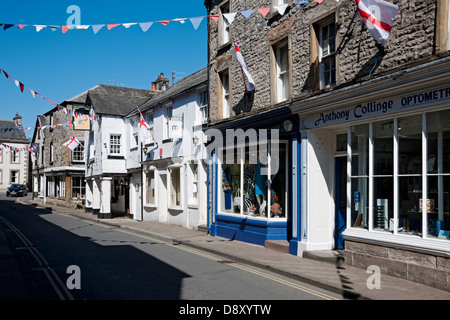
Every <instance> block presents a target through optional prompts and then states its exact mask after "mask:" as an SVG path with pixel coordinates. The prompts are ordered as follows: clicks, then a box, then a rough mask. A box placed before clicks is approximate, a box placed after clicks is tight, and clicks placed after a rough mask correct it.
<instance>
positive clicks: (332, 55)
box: [319, 15, 337, 89]
mask: <svg viewBox="0 0 450 320" xmlns="http://www.w3.org/2000/svg"><path fill="white" fill-rule="evenodd" d="M333 17H334V15H333ZM332 24H334V35H333V36H332V37H330V25H332ZM325 27H326V28H327V33H328V34H327V40H326V41H327V43H326V45H327V48H326V50H325V48H324V46H323V45H324V28H325ZM336 28H337V24H336V22H335V21H334V20H328V19H327V22H325V23H322V24H320V25H319V86H320V89H324V88H329V87H332V86H335V85H336V84H337V76H336V71H337V70H336V35H337V29H336ZM330 39H334V50H331V48H330ZM324 52H325V54H324ZM325 60H331V61H333V62H334V69H333V68H331V69H329V70H325V66H324V61H325ZM333 70H334V71H333ZM331 72H334V82H331V80H330V83H329V84H325V78H326V76H328V77H331Z"/></svg>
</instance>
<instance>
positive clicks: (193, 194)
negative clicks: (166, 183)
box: [187, 160, 200, 207]
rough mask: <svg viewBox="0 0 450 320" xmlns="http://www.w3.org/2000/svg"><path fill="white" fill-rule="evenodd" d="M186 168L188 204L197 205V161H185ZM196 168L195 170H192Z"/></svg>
mask: <svg viewBox="0 0 450 320" xmlns="http://www.w3.org/2000/svg"><path fill="white" fill-rule="evenodd" d="M187 167H189V170H188V192H189V197H188V205H190V206H195V207H197V206H198V203H199V194H200V192H199V183H198V175H199V167H200V166H199V163H198V162H197V161H196V160H193V161H189V162H188V163H187ZM194 168H196V169H197V170H194ZM194 190H196V191H194Z"/></svg>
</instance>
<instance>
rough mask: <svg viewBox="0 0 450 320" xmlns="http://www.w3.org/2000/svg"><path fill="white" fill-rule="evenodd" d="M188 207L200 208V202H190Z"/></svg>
mask: <svg viewBox="0 0 450 320" xmlns="http://www.w3.org/2000/svg"><path fill="white" fill-rule="evenodd" d="M188 208H190V209H198V204H196V203H189V204H188Z"/></svg>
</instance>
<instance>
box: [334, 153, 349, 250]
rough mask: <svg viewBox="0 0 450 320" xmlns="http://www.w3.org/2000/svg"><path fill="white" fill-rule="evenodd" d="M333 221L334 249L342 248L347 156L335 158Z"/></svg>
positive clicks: (345, 204)
mask: <svg viewBox="0 0 450 320" xmlns="http://www.w3.org/2000/svg"><path fill="white" fill-rule="evenodd" d="M334 190H335V191H334V203H335V221H334V246H335V249H344V237H343V236H342V233H343V232H344V231H345V229H346V227H347V226H346V212H347V157H346V156H342V157H336V158H335V188H334Z"/></svg>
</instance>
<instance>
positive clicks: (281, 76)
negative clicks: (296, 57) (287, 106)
mask: <svg viewBox="0 0 450 320" xmlns="http://www.w3.org/2000/svg"><path fill="white" fill-rule="evenodd" d="M284 48H286V56H285V58H286V69H282V66H281V64H282V62H281V58H282V49H284ZM275 57H276V77H277V79H276V86H277V90H276V102H277V103H278V102H283V101H286V100H289V99H290V94H291V88H290V85H291V84H290V68H291V66H290V61H289V42H288V41H287V40H286V41H283V42H282V43H280V44H278V45H276V47H275Z"/></svg>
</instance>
